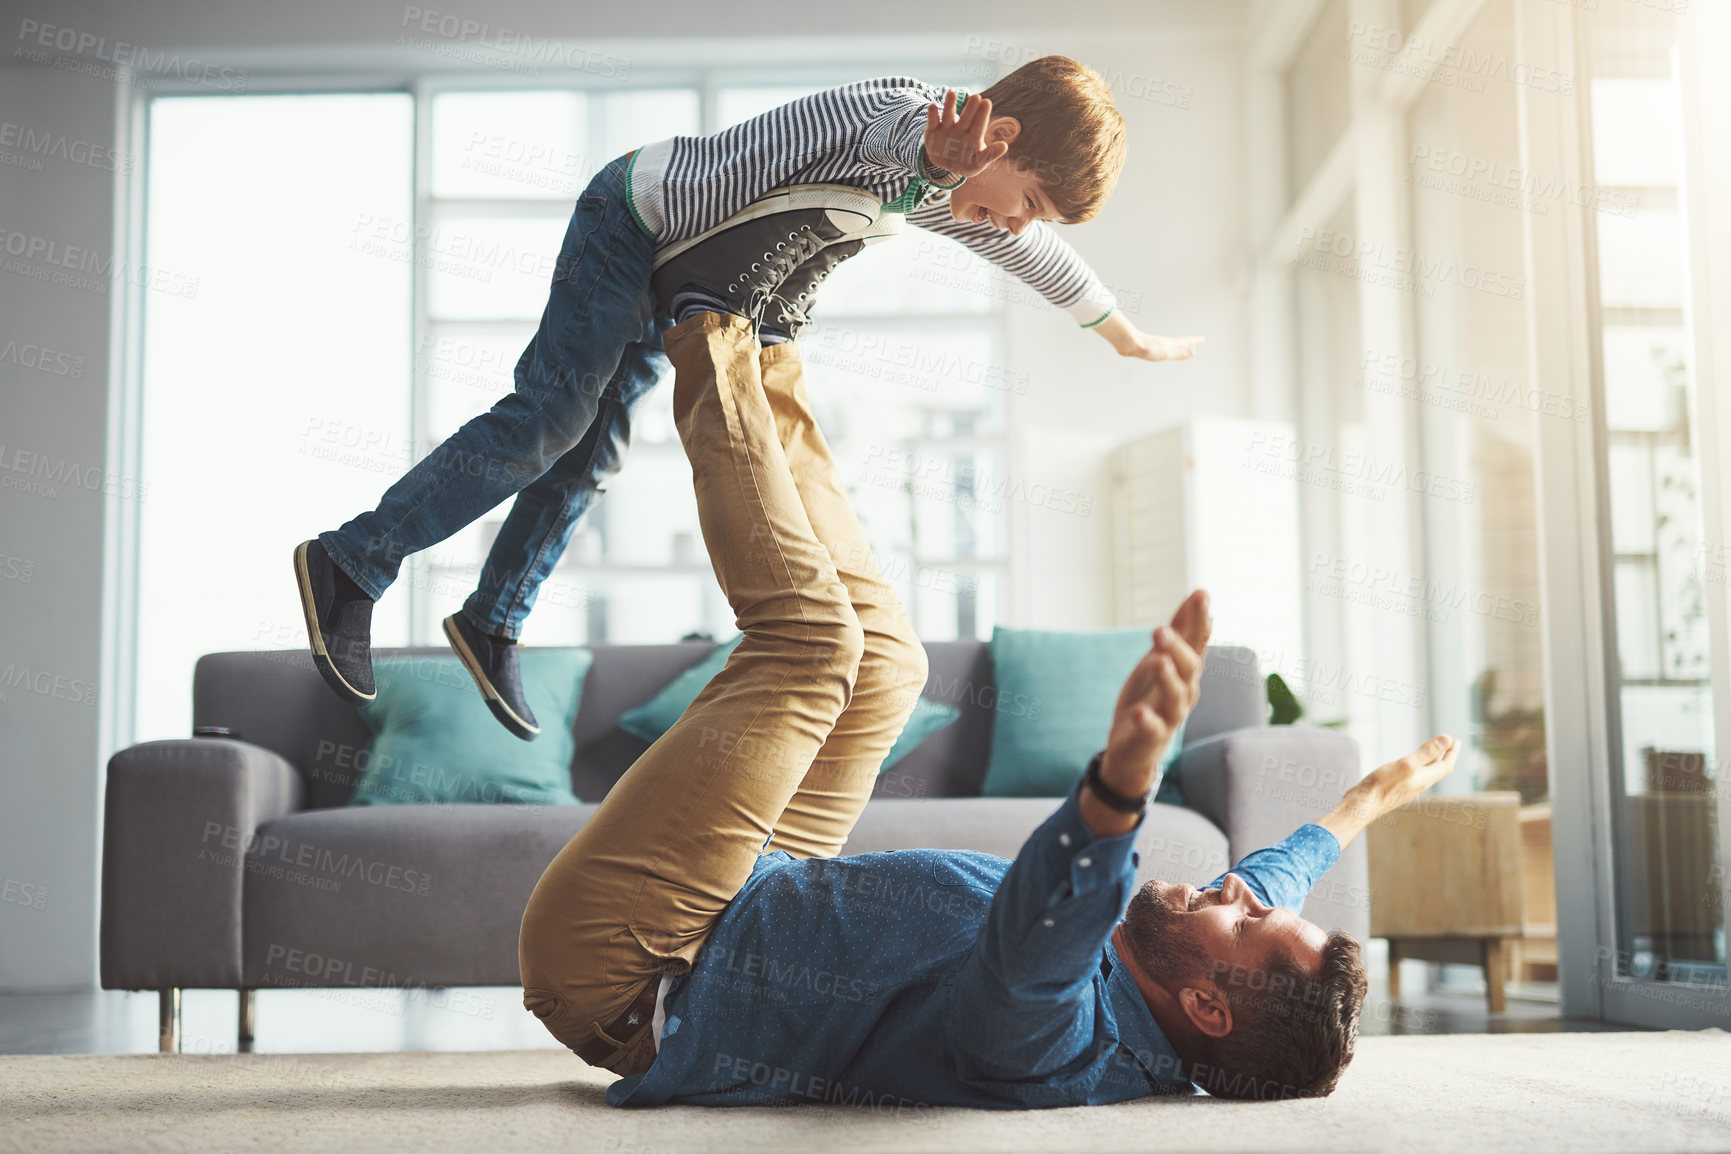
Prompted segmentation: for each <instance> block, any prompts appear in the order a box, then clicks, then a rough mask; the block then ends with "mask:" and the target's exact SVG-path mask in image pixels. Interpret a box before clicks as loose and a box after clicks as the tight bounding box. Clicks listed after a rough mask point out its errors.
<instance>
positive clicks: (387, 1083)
mask: <svg viewBox="0 0 1731 1154" xmlns="http://www.w3.org/2000/svg"><path fill="white" fill-rule="evenodd" d="M610 1077H611V1076H610V1075H609V1076H598V1075H596V1074H594V1073H592V1072H590V1071H589V1069H588V1068H587V1067H585V1066H583V1065H582V1063H580V1062H578V1061H577V1060H576V1059H575V1058H572V1057H571V1056H569V1055H567V1054H565V1053H563V1052H555V1051H536V1052H517V1053H510V1052H507V1053H482V1054H425V1053H422V1054H287V1055H225V1056H217V1057H195V1056H164V1057H159V1056H157V1055H131V1056H119V1057H114V1056H109V1057H84V1056H71V1057H7V1058H0V1150H6V1151H11V1150H18V1151H62V1150H65V1151H81V1150H116V1151H141V1150H164V1151H168V1150H172V1151H176V1152H184V1151H188V1150H192V1151H201V1152H210V1151H229V1150H260V1151H272V1152H276V1151H327V1150H334V1151H351V1150H352V1151H357V1152H366V1154H372V1152H375V1151H385V1150H414V1151H417V1152H423V1151H444V1150H451V1151H483V1152H487V1154H506V1152H508V1151H517V1150H531V1151H539V1150H548V1151H553V1150H558V1151H598V1152H602V1154H706V1152H708V1151H739V1150H751V1151H757V1152H763V1151H775V1152H781V1151H801V1150H813V1151H821V1152H822V1154H851V1152H853V1151H875V1150H882V1151H896V1152H898V1154H899V1152H909V1154H913V1152H918V1151H961V1150H989V1151H994V1152H997V1151H1005V1152H1008V1151H1029V1152H1035V1151H1037V1152H1040V1154H1045V1152H1048V1151H1068V1150H1074V1151H1087V1152H1089V1154H1101V1152H1105V1151H1115V1150H1126V1151H1128V1150H1146V1151H1179V1150H1207V1151H1281V1152H1283V1154H1285V1152H1297V1151H1312V1150H1314V1151H1326V1152H1328V1154H1339V1152H1344V1151H1358V1150H1391V1151H1401V1152H1406V1151H1423V1150H1462V1151H1499V1150H1510V1151H1516V1150H1518V1151H1523V1152H1526V1151H1576V1150H1594V1151H1601V1150H1602V1151H1647V1150H1652V1151H1673V1150H1690V1151H1694V1150H1716V1151H1724V1150H1731V1035H1727V1034H1725V1033H1724V1032H1722V1031H1718V1030H1711V1031H1706V1032H1703V1033H1629V1034H1623V1033H1618V1034H1504V1035H1455V1036H1439V1037H1410V1038H1366V1039H1364V1040H1363V1041H1362V1042H1361V1043H1360V1049H1359V1056H1358V1058H1357V1059H1356V1061H1355V1062H1354V1064H1353V1067H1352V1069H1351V1070H1350V1071H1349V1072H1348V1074H1347V1075H1346V1077H1345V1078H1344V1079H1342V1083H1341V1088H1340V1089H1339V1090H1338V1091H1337V1092H1336V1093H1335V1094H1334V1096H1333V1097H1331V1098H1328V1099H1326V1100H1323V1101H1316V1102H1294V1103H1234V1102H1217V1101H1212V1100H1209V1099H1206V1098H1191V1099H1184V1100H1171V1099H1167V1100H1144V1101H1141V1102H1133V1103H1129V1104H1126V1105H1122V1106H1110V1107H1104V1108H1097V1109H1065V1110H1042V1111H1025V1112H997V1111H978V1110H923V1109H922V1110H914V1111H909V1112H906V1113H904V1114H902V1115H901V1116H899V1117H898V1116H896V1115H895V1114H892V1113H884V1112H873V1111H869V1110H861V1109H857V1108H855V1109H844V1108H840V1107H834V1106H829V1107H824V1106H815V1107H814V1106H808V1107H800V1108H797V1109H785V1110H783V1109H736V1110H705V1109H699V1108H694V1107H669V1108H664V1109H659V1110H629V1111H626V1110H612V1109H609V1108H608V1107H607V1106H606V1105H605V1104H604V1103H603V1101H602V1096H601V1095H602V1089H603V1088H604V1087H605V1085H606V1083H607V1081H608V1080H609V1079H610Z"/></svg>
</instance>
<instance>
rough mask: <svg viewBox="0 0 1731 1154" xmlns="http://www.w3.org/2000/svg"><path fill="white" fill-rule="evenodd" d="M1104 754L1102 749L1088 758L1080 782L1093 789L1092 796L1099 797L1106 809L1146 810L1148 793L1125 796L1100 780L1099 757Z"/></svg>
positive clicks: (1124, 810) (1123, 810)
mask: <svg viewBox="0 0 1731 1154" xmlns="http://www.w3.org/2000/svg"><path fill="white" fill-rule="evenodd" d="M1104 756H1105V753H1104V751H1102V752H1100V753H1096V754H1095V755H1094V756H1093V757H1092V758H1091V759H1090V760H1089V762H1088V772H1086V773H1084V774H1083V775H1082V784H1083V785H1085V786H1087V787H1088V788H1089V789H1091V790H1093V791H1094V796H1095V797H1097V798H1099V799H1100V801H1101V802H1102V803H1103V804H1104V805H1105V806H1106V808H1107V809H1112V810H1117V811H1118V812H1119V813H1142V812H1144V811H1146V810H1147V808H1148V798H1149V796H1151V795H1150V794H1144V795H1143V796H1141V797H1125V796H1124V795H1123V794H1121V793H1119V792H1118V791H1117V790H1115V789H1113V788H1112V787H1111V786H1109V785H1107V784H1106V783H1105V782H1103V781H1101V780H1100V759H1101V758H1102V757H1104Z"/></svg>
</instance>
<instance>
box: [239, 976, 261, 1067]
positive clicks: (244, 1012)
mask: <svg viewBox="0 0 1731 1154" xmlns="http://www.w3.org/2000/svg"><path fill="white" fill-rule="evenodd" d="M257 993H258V991H257V990H247V989H243V990H241V991H240V1038H239V1040H238V1042H237V1044H236V1046H235V1049H236V1050H237V1051H238V1052H239V1053H242V1054H250V1053H252V1027H253V1022H254V1020H255V1018H256V1017H257V1014H258V1000H257V998H256V996H255V995H257Z"/></svg>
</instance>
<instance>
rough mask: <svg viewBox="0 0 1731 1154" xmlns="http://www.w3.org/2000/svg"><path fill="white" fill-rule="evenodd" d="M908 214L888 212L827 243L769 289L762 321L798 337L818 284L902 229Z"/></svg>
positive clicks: (805, 323)
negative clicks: (858, 229)
mask: <svg viewBox="0 0 1731 1154" xmlns="http://www.w3.org/2000/svg"><path fill="white" fill-rule="evenodd" d="M906 219H907V218H906V217H905V216H903V215H902V214H901V213H899V212H886V213H884V214H882V215H881V216H879V217H878V218H877V220H876V221H875V222H873V223H872V224H870V225H868V226H867V227H866V228H864V229H861V230H860V231H858V232H854V233H850V234H849V235H848V236H847V237H845V238H843V239H841V240H837V241H832V242H831V243H829V244H826V245H825V246H824V247H823V248H822V249H821V250H820V251H819V252H818V253H817V255H815V256H812V257H808V258H807V259H806V261H805V263H804V264H802V265H800V266H799V267H798V268H796V269H794V270H793V272H792V273H791V274H790V275H789V276H788V278H787V279H786V280H784V281H782V282H781V284H780V285H778V286H776V287H775V288H774V289H772V290H771V291H770V294H769V300H768V302H767V304H766V305H765V306H764V310H763V323H764V324H765V325H770V326H773V327H774V328H777V329H780V330H781V331H782V332H784V333H786V334H787V335H788V336H789V337H798V336H799V331H800V330H801V329H803V328H804V327H805V326H806V325H808V324H810V323H811V306H812V305H813V303H815V302H814V301H813V299H812V298H814V297H815V296H817V290H818V286H819V285H821V284H823V282H824V279H825V278H826V277H828V276H829V274H830V273H832V272H834V271H835V270H836V267H837V266H838V265H840V264H841V262H842V261H844V260H847V259H848V258H849V257H851V256H856V255H858V254H859V252H860V251H861V250H862V249H864V248H865V247H866V246H867V245H870V244H877V243H878V242H879V241H884V240H888V239H889V238H890V237H892V236H894V235H896V234H897V233H898V232H900V231H901V230H902V223H903V221H905V220H906Z"/></svg>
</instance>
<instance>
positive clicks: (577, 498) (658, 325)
mask: <svg viewBox="0 0 1731 1154" xmlns="http://www.w3.org/2000/svg"><path fill="white" fill-rule="evenodd" d="M653 256H654V250H653V246H652V245H651V242H650V240H649V238H648V237H646V236H645V235H644V233H643V230H642V229H640V228H639V227H638V226H637V222H636V220H635V218H633V216H632V214H631V208H630V206H629V204H628V203H627V193H626V188H625V158H624V157H620V158H619V159H617V160H615V161H613V162H612V163H610V164H608V165H607V167H605V168H603V169H602V170H601V171H600V172H599V173H597V174H596V175H595V179H593V180H591V181H590V182H589V187H588V188H587V189H585V190H584V192H583V194H582V195H581V196H579V197H578V198H577V207H576V209H575V211H573V212H572V214H571V224H570V226H569V227H568V228H567V229H566V230H565V240H564V243H563V244H562V245H561V246H560V249H559V259H558V261H557V263H556V264H555V265H554V268H553V285H552V290H551V292H550V293H549V295H548V299H547V307H546V309H545V310H544V311H543V312H542V314H541V324H540V327H539V328H538V329H536V331H535V338H534V339H533V340H532V341H530V342H529V347H528V348H526V349H524V350H523V356H522V357H521V359H519V360H518V362H517V367H516V370H515V372H514V374H513V375H514V376H515V378H516V389H515V391H513V392H511V393H510V394H508V395H506V396H504V397H502V398H500V400H499V402H498V403H497V404H495V405H494V406H493V407H492V408H491V409H489V410H487V411H486V412H485V413H482V414H481V415H480V416H478V417H476V418H475V419H474V420H472V421H470V422H469V423H468V424H466V425H464V426H463V427H462V428H460V429H458V430H457V431H456V432H455V433H453V434H451V436H450V438H449V439H448V440H446V441H445V442H444V443H443V444H441V445H440V446H439V447H438V448H436V449H434V450H433V451H432V452H431V453H429V454H428V455H427V456H426V457H425V458H423V459H422V460H421V461H420V462H419V463H418V464H416V465H415V467H414V468H412V469H410V470H409V471H408V472H407V473H405V474H404V475H403V478H402V479H401V480H399V481H398V482H397V483H396V484H394V485H392V486H391V487H390V488H389V489H387V490H386V491H385V495H384V496H383V497H381V498H380V499H379V506H378V508H376V509H374V510H373V511H372V512H370V513H362V514H361V515H360V516H358V517H356V518H354V519H353V520H351V521H349V522H347V523H346V524H344V525H343V527H342V528H340V529H337V530H335V531H332V532H327V533H321V534H320V535H319V540H320V542H322V543H323V544H324V547H325V549H326V551H327V552H329V554H330V555H331V558H332V560H334V561H335V562H336V564H337V565H338V566H339V567H340V568H341V569H342V570H343V572H345V573H347V574H348V575H349V576H350V577H351V578H353V579H354V582H355V584H357V585H359V586H360V587H361V588H362V589H364V590H365V591H366V592H367V593H368V594H369V595H370V596H372V597H373V598H374V599H375V600H377V599H378V598H379V597H380V596H381V595H382V594H383V593H384V591H385V589H386V588H388V587H389V586H390V584H391V582H393V581H395V580H396V578H397V571H398V570H399V569H400V568H401V566H402V563H403V559H404V558H405V557H407V556H409V555H410V554H411V553H418V552H420V551H421V550H423V549H426V548H428V547H430V546H432V545H435V544H437V543H438V542H440V541H443V540H444V539H445V538H447V537H449V536H450V535H451V534H453V533H455V532H456V531H457V530H459V529H461V528H462V527H463V526H465V525H467V524H469V523H470V522H471V521H473V520H475V518H477V517H479V516H481V515H482V514H484V513H486V512H487V511H488V510H489V509H491V508H493V507H494V506H495V505H497V504H498V503H499V502H500V501H503V500H504V499H505V498H506V497H509V496H510V495H511V494H513V493H516V494H517V499H516V501H514V502H513V503H512V505H511V512H510V514H509V515H508V516H507V517H506V518H505V524H504V526H503V527H502V528H501V529H500V530H499V535H498V537H497V538H496V539H495V540H494V541H493V548H492V551H491V552H490V553H489V554H488V555H487V563H486V565H485V567H483V568H482V570H481V580H480V584H479V585H478V587H477V588H476V590H475V592H474V593H473V594H471V595H470V597H469V599H468V600H467V601H466V602H465V603H464V605H463V612H465V613H466V614H468V616H469V617H470V618H471V619H472V620H473V621H474V622H475V624H476V625H478V626H480V627H481V628H482V629H484V630H486V631H487V632H489V633H492V634H495V635H497V636H501V637H510V638H516V637H517V636H519V635H520V633H521V632H522V628H523V619H524V618H525V617H527V616H528V614H529V610H530V609H531V608H532V607H533V606H534V604H535V592H536V590H537V589H539V588H540V586H541V582H542V581H544V580H546V577H547V574H548V573H550V572H551V571H552V569H553V566H554V565H555V564H557V563H558V561H559V557H560V555H561V554H562V553H564V551H565V546H566V544H567V543H568V542H569V541H570V540H571V531H572V529H574V528H575V527H576V525H577V522H578V520H579V519H581V518H582V516H583V514H584V512H585V511H587V510H588V508H589V506H590V505H591V504H593V503H594V501H595V496H596V494H597V493H598V492H599V491H600V488H601V483H602V481H603V480H605V479H606V478H607V477H608V476H610V475H612V474H613V473H616V472H618V470H619V466H620V464H621V462H622V461H623V458H624V455H625V448H626V446H627V444H628V443H629V442H630V437H631V410H632V408H633V407H634V406H635V405H636V403H637V401H638V400H639V399H640V398H641V397H642V396H643V395H644V394H645V393H647V392H648V391H649V390H650V389H652V388H654V387H655V384H656V382H657V381H659V380H660V379H661V376H662V374H663V373H664V372H665V371H666V369H667V356H666V354H665V353H664V352H663V351H662V347H661V335H662V333H664V332H665V331H666V330H667V328H668V327H669V326H670V325H671V324H672V321H671V320H670V319H669V318H668V317H667V315H666V314H665V313H663V312H661V311H660V310H659V309H658V308H657V307H656V304H655V298H654V295H653V294H652V293H651V292H650V289H649V274H650V271H651V263H652V260H653Z"/></svg>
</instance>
